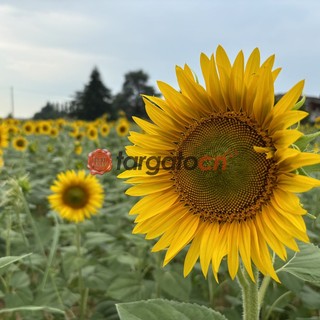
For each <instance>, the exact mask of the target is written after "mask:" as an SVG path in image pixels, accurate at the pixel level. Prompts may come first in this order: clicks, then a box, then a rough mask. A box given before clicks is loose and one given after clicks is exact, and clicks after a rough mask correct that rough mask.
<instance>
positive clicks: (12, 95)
mask: <svg viewBox="0 0 320 320" xmlns="http://www.w3.org/2000/svg"><path fill="white" fill-rule="evenodd" d="M10 92H11V115H12V118H14V92H13V86H11V88H10Z"/></svg>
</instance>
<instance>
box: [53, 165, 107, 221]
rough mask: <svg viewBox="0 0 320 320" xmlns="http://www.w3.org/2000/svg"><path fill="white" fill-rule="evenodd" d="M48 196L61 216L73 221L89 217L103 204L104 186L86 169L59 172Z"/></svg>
mask: <svg viewBox="0 0 320 320" xmlns="http://www.w3.org/2000/svg"><path fill="white" fill-rule="evenodd" d="M50 189H51V190H52V191H53V192H54V194H52V195H50V196H49V197H48V200H49V202H50V205H51V207H52V208H53V210H55V211H57V212H58V213H59V214H60V216H61V217H62V218H64V219H66V220H69V221H73V222H81V221H83V220H84V219H89V218H90V217H91V216H92V215H94V214H96V213H97V212H98V209H99V208H101V207H102V204H103V188H102V186H101V184H100V183H99V181H98V179H97V178H96V177H95V176H92V175H86V174H85V171H84V170H81V171H78V172H75V171H73V170H69V171H67V172H61V173H59V174H58V176H57V179H56V180H55V181H54V183H53V185H52V186H51V188H50Z"/></svg>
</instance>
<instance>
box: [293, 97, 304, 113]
mask: <svg viewBox="0 0 320 320" xmlns="http://www.w3.org/2000/svg"><path fill="white" fill-rule="evenodd" d="M305 102H306V97H305V96H303V97H302V99H301V100H300V101H298V102H297V103H296V104H295V105H294V107H293V108H292V109H293V110H299V109H300V108H301V107H302V106H303V105H304V103H305Z"/></svg>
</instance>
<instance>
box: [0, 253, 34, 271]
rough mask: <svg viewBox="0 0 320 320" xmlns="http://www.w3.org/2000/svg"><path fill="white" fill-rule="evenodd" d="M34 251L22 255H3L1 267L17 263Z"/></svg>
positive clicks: (0, 260)
mask: <svg viewBox="0 0 320 320" xmlns="http://www.w3.org/2000/svg"><path fill="white" fill-rule="evenodd" d="M31 254H32V253H27V254H24V255H22V256H8V257H2V258H0V269H1V268H5V267H6V266H8V265H10V264H12V263H15V262H17V261H19V260H21V259H23V258H25V257H27V256H30V255H31Z"/></svg>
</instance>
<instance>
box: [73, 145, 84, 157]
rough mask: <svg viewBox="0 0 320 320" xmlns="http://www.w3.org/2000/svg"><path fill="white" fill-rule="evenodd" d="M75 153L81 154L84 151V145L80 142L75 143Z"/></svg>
mask: <svg viewBox="0 0 320 320" xmlns="http://www.w3.org/2000/svg"><path fill="white" fill-rule="evenodd" d="M74 153H75V154H77V155H80V154H81V153H82V146H81V144H80V143H76V144H75V145H74Z"/></svg>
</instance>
